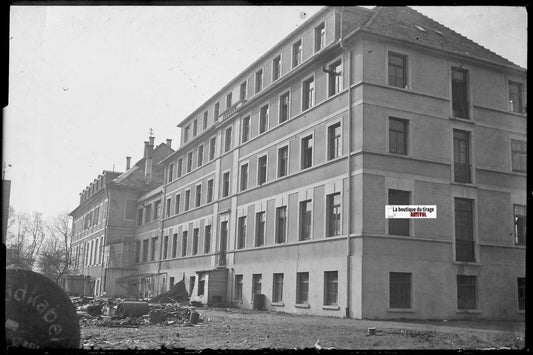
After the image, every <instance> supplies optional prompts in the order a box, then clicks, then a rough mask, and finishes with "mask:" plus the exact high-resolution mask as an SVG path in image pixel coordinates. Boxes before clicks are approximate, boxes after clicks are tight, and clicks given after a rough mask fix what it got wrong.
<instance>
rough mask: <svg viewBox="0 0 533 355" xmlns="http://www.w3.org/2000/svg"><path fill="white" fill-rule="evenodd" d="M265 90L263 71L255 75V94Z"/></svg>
mask: <svg viewBox="0 0 533 355" xmlns="http://www.w3.org/2000/svg"><path fill="white" fill-rule="evenodd" d="M262 88H263V69H259V70H258V71H257V72H256V73H255V93H256V94H257V93H258V92H259V91H261V89H262Z"/></svg>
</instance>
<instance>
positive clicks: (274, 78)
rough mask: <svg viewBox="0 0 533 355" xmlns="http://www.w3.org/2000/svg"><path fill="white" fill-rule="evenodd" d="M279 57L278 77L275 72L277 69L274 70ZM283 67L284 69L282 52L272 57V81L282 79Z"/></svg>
mask: <svg viewBox="0 0 533 355" xmlns="http://www.w3.org/2000/svg"><path fill="white" fill-rule="evenodd" d="M278 58H279V67H278V70H279V71H278V76H277V77H276V76H275V75H274V74H275V70H274V67H275V65H274V63H275V61H276V59H278ZM281 69H282V54H281V53H280V54H278V55H277V56H275V57H274V59H272V82H275V81H276V80H278V79H280V78H281V76H282V73H281Z"/></svg>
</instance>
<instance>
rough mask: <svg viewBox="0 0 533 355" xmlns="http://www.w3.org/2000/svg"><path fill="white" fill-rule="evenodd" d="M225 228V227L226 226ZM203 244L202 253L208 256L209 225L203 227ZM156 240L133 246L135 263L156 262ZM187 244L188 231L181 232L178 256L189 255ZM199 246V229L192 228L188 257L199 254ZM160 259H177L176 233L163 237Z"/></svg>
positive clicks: (209, 247) (209, 243)
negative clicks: (179, 253)
mask: <svg viewBox="0 0 533 355" xmlns="http://www.w3.org/2000/svg"><path fill="white" fill-rule="evenodd" d="M226 228H227V226H226ZM203 238H204V243H203V253H204V254H209V253H210V251H211V225H207V226H205V227H204V234H203ZM158 240H159V237H153V238H147V239H144V240H142V241H140V240H138V241H136V245H135V262H136V263H139V262H147V261H155V260H156V253H157V250H158V248H157V247H158ZM188 242H189V231H187V230H186V231H183V232H182V238H181V255H180V256H182V257H183V256H187V255H189V253H188V249H187V244H188ZM199 245H200V228H194V229H193V230H192V246H191V251H190V255H198V254H199V253H200V250H199ZM160 253H161V254H160V259H161V260H165V259H169V258H176V257H178V233H174V234H172V236H170V235H165V236H164V237H163V244H162V246H161V250H160Z"/></svg>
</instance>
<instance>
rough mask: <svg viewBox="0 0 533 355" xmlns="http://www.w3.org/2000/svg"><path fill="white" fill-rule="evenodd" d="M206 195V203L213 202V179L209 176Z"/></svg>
mask: <svg viewBox="0 0 533 355" xmlns="http://www.w3.org/2000/svg"><path fill="white" fill-rule="evenodd" d="M206 188H207V195H206V201H207V202H206V203H211V202H213V197H214V195H215V194H214V191H215V179H213V178H211V179H208V180H207V187H206Z"/></svg>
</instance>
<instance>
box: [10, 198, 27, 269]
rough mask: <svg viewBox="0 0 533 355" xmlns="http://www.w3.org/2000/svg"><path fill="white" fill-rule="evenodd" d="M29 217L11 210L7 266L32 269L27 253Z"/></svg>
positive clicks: (11, 208)
mask: <svg viewBox="0 0 533 355" xmlns="http://www.w3.org/2000/svg"><path fill="white" fill-rule="evenodd" d="M28 224H29V216H28V214H26V213H16V212H15V209H14V208H13V207H10V209H9V219H8V230H7V238H6V247H7V250H6V265H16V266H19V267H20V266H22V267H26V268H30V269H31V264H30V261H29V260H28V253H27V248H26V247H27V239H28Z"/></svg>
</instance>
